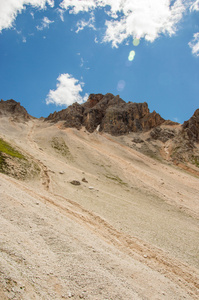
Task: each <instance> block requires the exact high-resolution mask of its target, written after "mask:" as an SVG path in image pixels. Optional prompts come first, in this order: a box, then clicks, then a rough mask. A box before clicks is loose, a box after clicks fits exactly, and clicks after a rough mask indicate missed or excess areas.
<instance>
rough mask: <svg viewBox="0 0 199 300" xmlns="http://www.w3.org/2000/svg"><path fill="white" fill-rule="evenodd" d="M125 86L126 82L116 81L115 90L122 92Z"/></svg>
mask: <svg viewBox="0 0 199 300" xmlns="http://www.w3.org/2000/svg"><path fill="white" fill-rule="evenodd" d="M125 85H126V82H125V81H124V80H120V81H118V84H117V90H118V91H119V92H121V91H123V89H124V88H125Z"/></svg>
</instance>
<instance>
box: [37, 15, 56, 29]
mask: <svg viewBox="0 0 199 300" xmlns="http://www.w3.org/2000/svg"><path fill="white" fill-rule="evenodd" d="M52 23H54V21H51V20H49V19H48V18H47V17H44V18H43V20H42V23H41V25H40V26H36V28H37V30H43V29H44V28H49V25H50V24H52Z"/></svg>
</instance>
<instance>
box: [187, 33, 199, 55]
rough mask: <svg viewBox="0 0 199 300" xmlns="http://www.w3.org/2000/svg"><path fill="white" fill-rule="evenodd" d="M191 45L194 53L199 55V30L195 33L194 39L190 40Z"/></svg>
mask: <svg viewBox="0 0 199 300" xmlns="http://www.w3.org/2000/svg"><path fill="white" fill-rule="evenodd" d="M189 47H190V48H191V49H192V53H193V54H194V55H196V56H199V32H197V33H195V34H194V35H193V40H192V41H191V42H189Z"/></svg>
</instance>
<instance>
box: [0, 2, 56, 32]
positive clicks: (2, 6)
mask: <svg viewBox="0 0 199 300" xmlns="http://www.w3.org/2000/svg"><path fill="white" fill-rule="evenodd" d="M26 5H32V6H33V7H35V8H37V9H45V8H46V5H49V6H51V7H54V0H28V1H27V0H6V1H2V0H1V1H0V32H1V30H2V29H5V28H11V27H12V26H13V23H14V21H15V19H16V17H17V15H18V14H20V13H21V12H22V10H25V9H26Z"/></svg>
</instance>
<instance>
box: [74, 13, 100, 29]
mask: <svg viewBox="0 0 199 300" xmlns="http://www.w3.org/2000/svg"><path fill="white" fill-rule="evenodd" d="M94 23H95V16H94V13H93V12H92V13H91V17H90V19H89V20H88V21H85V20H81V21H78V22H77V30H76V31H75V32H76V33H78V32H79V31H81V30H83V29H84V28H85V27H89V28H92V29H93V30H96V28H95V25H94Z"/></svg>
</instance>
